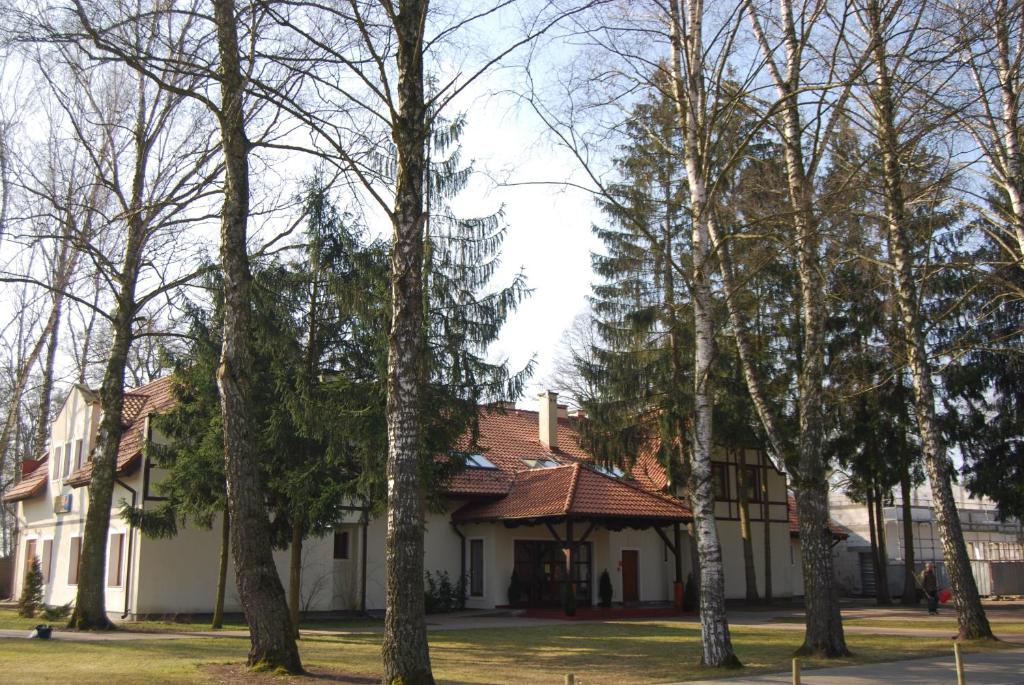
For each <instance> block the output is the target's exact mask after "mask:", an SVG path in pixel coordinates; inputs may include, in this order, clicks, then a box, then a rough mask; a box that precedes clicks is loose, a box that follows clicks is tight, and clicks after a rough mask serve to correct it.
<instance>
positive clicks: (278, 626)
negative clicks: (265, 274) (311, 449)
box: [213, 0, 302, 673]
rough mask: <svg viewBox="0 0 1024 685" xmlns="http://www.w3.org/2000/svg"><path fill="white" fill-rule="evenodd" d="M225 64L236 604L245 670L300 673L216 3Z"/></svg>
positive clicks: (228, 447) (224, 372)
mask: <svg viewBox="0 0 1024 685" xmlns="http://www.w3.org/2000/svg"><path fill="white" fill-rule="evenodd" d="M213 10H214V21H215V24H216V28H217V48H218V52H219V56H220V90H221V108H220V110H219V112H218V114H219V119H220V126H221V144H222V148H223V152H224V173H225V177H224V206H223V210H222V214H221V249H220V254H221V266H222V268H223V270H224V341H223V346H222V348H221V362H220V368H218V370H217V384H218V386H219V388H220V396H221V414H222V417H223V425H224V475H225V480H226V484H227V508H228V511H229V512H230V517H231V530H230V534H231V539H232V541H233V543H232V554H233V556H234V562H235V582H236V583H237V584H238V596H239V599H240V600H241V602H242V607H243V608H244V610H245V619H246V622H247V623H248V624H249V634H250V649H249V658H248V663H249V665H250V666H252V667H255V668H259V669H269V670H276V669H283V670H285V671H287V672H289V673H301V672H302V662H301V660H300V658H299V651H298V647H297V646H296V644H295V634H294V629H293V627H292V625H291V620H290V619H289V617H288V605H287V602H286V601H285V593H284V588H283V587H282V585H281V579H280V578H279V577H278V574H277V567H276V566H275V565H274V558H273V555H272V552H271V546H270V522H269V519H268V515H267V510H266V504H265V502H264V497H263V484H262V483H261V482H260V474H259V464H258V462H257V461H256V460H255V459H254V458H253V455H254V454H256V445H255V440H254V437H253V436H254V430H253V421H252V388H251V387H250V384H251V378H252V365H253V355H252V344H251V336H252V332H251V329H252V311H251V308H252V294H251V290H252V275H251V273H250V271H249V255H248V252H247V247H246V237H247V223H248V219H249V148H250V143H249V141H248V139H247V137H246V133H245V111H244V97H245V81H244V77H243V75H242V69H241V64H240V59H239V45H238V29H237V21H238V19H237V17H236V13H235V3H234V0H213Z"/></svg>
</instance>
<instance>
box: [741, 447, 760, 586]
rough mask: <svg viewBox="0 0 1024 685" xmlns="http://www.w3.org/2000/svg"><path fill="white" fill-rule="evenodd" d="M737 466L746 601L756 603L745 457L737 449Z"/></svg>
mask: <svg viewBox="0 0 1024 685" xmlns="http://www.w3.org/2000/svg"><path fill="white" fill-rule="evenodd" d="M738 453H739V465H738V467H737V481H738V483H737V484H738V486H739V500H740V539H741V540H742V541H743V571H744V573H743V575H744V577H745V578H746V581H747V601H748V602H757V601H758V600H759V599H760V598H759V597H758V596H757V570H756V569H755V568H754V542H753V540H752V539H751V537H752V533H751V531H750V497H749V496H748V493H747V486H748V480H747V455H746V450H745V449H744V448H742V447H741V448H740V449H739V452H738Z"/></svg>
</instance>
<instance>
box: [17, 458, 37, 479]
mask: <svg viewBox="0 0 1024 685" xmlns="http://www.w3.org/2000/svg"><path fill="white" fill-rule="evenodd" d="M40 461H42V460H41V459H22V460H21V477H22V478H24V477H25V476H27V475H28V474H30V473H32V472H33V471H35V470H36V467H37V466H39V462H40Z"/></svg>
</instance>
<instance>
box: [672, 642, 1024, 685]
mask: <svg viewBox="0 0 1024 685" xmlns="http://www.w3.org/2000/svg"><path fill="white" fill-rule="evenodd" d="M964 672H965V675H966V681H967V683H968V685H1024V650H1013V651H1007V652H987V653H984V654H965V655H964ZM792 682H793V681H792V676H791V675H790V674H789V673H777V674H774V675H764V676H756V677H752V678H742V679H740V678H730V679H728V680H724V681H723V680H699V681H689V682H687V683H679V684H678V685H789V684H790V683H792ZM801 682H802V683H804V685H879V684H880V683H886V684H887V683H899V685H947V684H948V685H955V683H956V671H955V670H954V667H953V657H952V655H950V656H949V657H947V658H943V659H934V658H932V659H910V660H906V661H891V662H888V663H883V664H868V665H864V666H844V667H842V668H819V669H808V670H805V671H803V673H801Z"/></svg>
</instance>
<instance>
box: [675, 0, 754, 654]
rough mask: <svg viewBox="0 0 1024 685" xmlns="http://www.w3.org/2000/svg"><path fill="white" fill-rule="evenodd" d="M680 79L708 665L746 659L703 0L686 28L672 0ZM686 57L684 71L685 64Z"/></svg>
mask: <svg viewBox="0 0 1024 685" xmlns="http://www.w3.org/2000/svg"><path fill="white" fill-rule="evenodd" d="M670 8H671V9H670V16H669V20H670V22H671V27H670V29H671V35H672V65H673V72H674V74H673V75H674V78H673V87H674V96H675V103H676V110H677V113H678V116H679V120H680V125H681V127H682V129H683V138H684V140H685V144H684V146H683V156H684V158H685V159H684V161H685V163H686V178H687V185H688V187H689V190H690V211H691V216H692V221H693V232H692V236H693V273H692V274H691V291H692V299H693V321H694V369H693V393H694V430H693V454H692V455H691V470H690V482H689V484H688V485H689V490H690V501H691V502H692V503H693V520H694V527H695V530H696V533H697V553H698V556H699V557H700V575H701V578H700V626H701V641H702V643H703V645H702V647H703V649H702V659H701V661H702V662H703V663H704V664H705V665H707V666H716V667H738V666H740V665H741V664H740V662H739V659H737V658H736V654H735V652H734V651H733V647H732V637H731V635H730V632H729V620H728V618H727V616H726V612H725V569H724V567H723V564H722V547H721V543H720V542H719V539H718V528H717V526H716V524H715V497H714V492H713V490H712V479H711V450H712V445H713V428H712V403H711V402H712V400H711V396H712V380H711V362H712V356H713V355H714V336H715V326H714V318H713V317H714V303H713V300H712V296H711V271H712V269H713V262H712V261H711V256H712V252H711V239H710V236H709V233H708V227H707V219H706V216H707V215H708V214H709V213H710V208H709V207H708V206H707V204H708V203H707V196H706V184H705V177H704V160H703V148H702V142H701V141H702V140H703V137H704V131H703V130H702V126H703V118H702V117H703V115H704V109H703V108H704V105H705V93H704V90H703V86H704V62H703V60H704V45H703V38H702V28H701V27H702V22H703V19H704V6H703V2H702V0H692V1H691V2H689V3H688V12H687V17H686V22H687V25H688V28H689V31H688V32H685V34H684V32H683V31H682V28H681V24H682V21H683V18H682V17H680V16H679V14H678V11H679V8H678V5H677V4H676V3H675V2H673V3H670ZM684 61H685V71H684Z"/></svg>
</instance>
